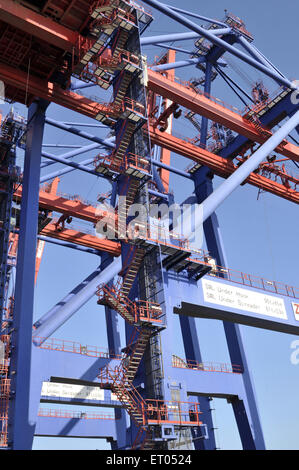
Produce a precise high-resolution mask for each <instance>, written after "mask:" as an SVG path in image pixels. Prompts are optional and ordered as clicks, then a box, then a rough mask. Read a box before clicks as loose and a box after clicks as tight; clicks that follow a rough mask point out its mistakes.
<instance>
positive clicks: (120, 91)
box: [114, 70, 132, 105]
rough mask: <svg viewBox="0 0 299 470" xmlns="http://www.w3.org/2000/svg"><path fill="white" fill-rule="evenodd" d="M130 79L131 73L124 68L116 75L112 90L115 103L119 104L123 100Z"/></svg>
mask: <svg viewBox="0 0 299 470" xmlns="http://www.w3.org/2000/svg"><path fill="white" fill-rule="evenodd" d="M131 80H132V74H131V73H129V72H127V71H125V70H122V71H121V72H120V74H119V75H118V77H117V82H116V86H115V91H114V102H115V103H116V104H118V105H120V104H121V103H122V102H123V100H124V98H125V96H126V92H127V89H128V87H129V85H130V83H131Z"/></svg>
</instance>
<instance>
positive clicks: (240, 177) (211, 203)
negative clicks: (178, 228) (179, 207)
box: [184, 111, 299, 238]
mask: <svg viewBox="0 0 299 470" xmlns="http://www.w3.org/2000/svg"><path fill="white" fill-rule="evenodd" d="M298 123H299V111H297V112H296V114H294V115H293V116H292V117H291V118H290V119H288V121H287V122H286V123H285V124H283V126H281V128H280V129H279V130H278V131H277V132H276V133H275V134H273V135H272V136H271V137H270V138H269V139H268V140H267V141H266V142H265V143H264V144H263V145H261V147H260V148H259V149H258V150H257V151H256V152H254V153H253V154H252V156H251V157H250V158H248V160H247V161H246V162H244V163H243V164H242V165H241V166H240V167H239V168H237V169H236V170H235V171H234V173H232V174H231V175H230V176H229V177H228V178H227V179H226V180H225V181H224V182H223V183H222V184H221V185H220V186H218V188H217V189H215V190H214V192H213V193H212V194H210V196H209V197H208V198H207V199H206V200H205V201H203V202H202V203H201V204H200V206H199V209H198V210H199V211H200V212H201V214H202V220H199V224H201V223H203V222H205V220H207V219H208V218H209V217H210V215H211V214H213V212H215V210H216V209H217V207H218V206H219V205H220V204H221V203H222V202H223V201H224V200H225V199H226V198H227V197H228V196H229V195H230V194H231V193H232V192H233V191H234V190H235V189H236V188H237V187H238V186H239V185H240V184H241V183H243V181H245V180H246V178H247V177H248V176H249V175H250V173H252V172H253V171H254V170H255V169H256V168H257V167H258V166H259V164H260V163H261V162H262V161H263V160H265V159H266V157H267V156H268V155H270V153H271V152H273V150H274V149H275V148H276V147H277V146H278V145H279V144H280V143H281V142H282V141H283V140H284V139H285V138H286V137H287V136H288V134H290V132H292V130H294V129H295V128H296V126H297V125H298ZM189 218H190V217H189ZM189 218H188V217H186V220H185V221H184V223H185V224H186V227H188V226H189V227H190V226H191V225H190V224H189V225H188V223H189ZM197 229H198V226H195V227H194V230H195V231H196V230H197ZM184 235H185V237H186V238H190V237H192V236H193V231H190V229H189V230H186V233H184Z"/></svg>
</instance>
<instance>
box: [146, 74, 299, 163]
mask: <svg viewBox="0 0 299 470" xmlns="http://www.w3.org/2000/svg"><path fill="white" fill-rule="evenodd" d="M147 86H148V88H149V89H150V90H152V91H153V92H155V93H157V94H159V95H161V96H163V97H164V98H169V99H171V100H172V101H174V102H176V103H178V104H180V105H181V106H184V107H185V108H187V109H189V110H191V111H193V112H195V113H197V114H200V115H201V116H205V117H207V118H209V119H211V120H212V121H215V122H218V123H220V124H223V125H224V126H226V127H228V128H229V129H231V130H233V131H235V132H237V133H238V134H241V135H243V136H245V137H247V138H248V139H250V140H252V141H253V142H258V143H260V144H262V143H264V142H265V141H266V140H267V138H268V137H265V136H263V135H262V134H261V133H260V132H259V131H258V130H257V129H256V128H255V126H254V125H253V124H252V123H251V122H250V121H248V120H247V119H244V118H243V116H241V115H240V114H238V113H237V112H235V111H233V110H231V109H228V108H226V107H224V106H221V104H219V103H215V102H214V101H212V100H211V99H209V98H207V97H206V96H204V95H201V94H199V93H196V92H195V91H194V90H192V88H188V87H187V86H184V85H181V84H179V83H177V82H175V81H173V80H169V79H168V78H166V77H164V76H163V75H161V74H159V73H157V72H153V71H152V70H150V69H148V83H147ZM271 134H272V133H271V131H269V136H271ZM276 151H277V152H279V153H281V154H282V155H285V156H286V157H289V158H290V159H291V160H295V161H299V147H298V146H296V145H294V144H291V143H289V142H287V143H286V144H285V145H283V144H280V145H279V147H277V149H276Z"/></svg>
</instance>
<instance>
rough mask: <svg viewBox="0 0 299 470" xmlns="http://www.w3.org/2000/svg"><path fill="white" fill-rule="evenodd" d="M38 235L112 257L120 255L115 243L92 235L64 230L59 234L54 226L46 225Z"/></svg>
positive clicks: (118, 246)
mask: <svg viewBox="0 0 299 470" xmlns="http://www.w3.org/2000/svg"><path fill="white" fill-rule="evenodd" d="M40 234H41V235H45V236H46V237H51V238H56V239H58V240H64V241H67V242H71V243H76V244H78V245H82V246H86V247H88V248H94V249H96V250H99V251H105V252H107V253H110V254H111V255H113V256H119V255H120V253H121V245H120V243H118V242H116V241H113V240H104V239H102V238H98V237H96V236H94V235H89V234H87V233H83V232H78V231H77V230H72V229H64V230H62V231H61V232H59V231H57V230H56V227H55V224H48V225H47V226H46V227H45V228H43V230H42V231H41V232H40Z"/></svg>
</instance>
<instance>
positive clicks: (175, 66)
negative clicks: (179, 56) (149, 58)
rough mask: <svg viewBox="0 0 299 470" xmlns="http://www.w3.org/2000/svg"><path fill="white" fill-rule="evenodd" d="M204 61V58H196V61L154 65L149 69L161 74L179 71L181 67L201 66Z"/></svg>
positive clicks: (189, 60) (188, 60)
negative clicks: (174, 70)
mask: <svg viewBox="0 0 299 470" xmlns="http://www.w3.org/2000/svg"><path fill="white" fill-rule="evenodd" d="M205 61H206V59H205V57H198V58H196V59H187V60H179V61H178V62H172V63H167V64H161V65H154V66H153V67H151V69H152V70H153V71H154V72H163V71H165V70H172V69H179V68H181V67H188V66H190V65H197V64H202V63H203V62H205Z"/></svg>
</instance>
